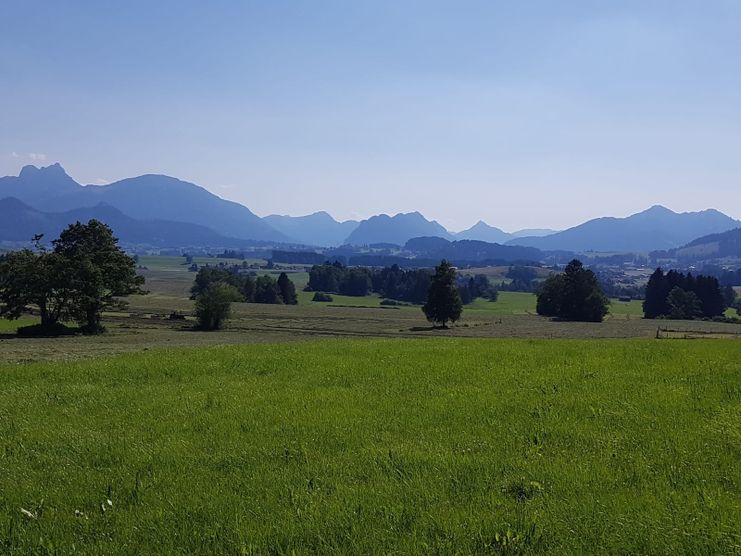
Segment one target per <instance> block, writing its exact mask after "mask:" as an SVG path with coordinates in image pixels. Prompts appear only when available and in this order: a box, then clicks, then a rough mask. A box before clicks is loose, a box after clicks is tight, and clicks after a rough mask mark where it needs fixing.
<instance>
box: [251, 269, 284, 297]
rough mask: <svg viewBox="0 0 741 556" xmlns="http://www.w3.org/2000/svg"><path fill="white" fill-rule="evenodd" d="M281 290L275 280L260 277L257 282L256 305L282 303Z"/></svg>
mask: <svg viewBox="0 0 741 556" xmlns="http://www.w3.org/2000/svg"><path fill="white" fill-rule="evenodd" d="M282 302H283V300H282V299H281V297H280V290H279V289H278V283H277V282H276V280H275V278H273V277H272V276H268V275H267V274H266V275H264V276H258V278H257V280H256V281H255V303H272V304H275V303H282Z"/></svg>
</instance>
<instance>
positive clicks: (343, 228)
mask: <svg viewBox="0 0 741 556" xmlns="http://www.w3.org/2000/svg"><path fill="white" fill-rule="evenodd" d="M263 221H264V222H267V223H268V224H269V225H270V226H272V227H273V228H274V229H276V230H278V231H279V232H281V233H282V234H284V235H286V236H288V237H289V238H291V239H292V240H293V241H296V242H297V243H303V244H305V245H317V246H320V247H336V246H338V245H342V243H343V242H344V241H345V239H346V238H347V236H349V235H350V234H351V233H352V232H353V231H354V230H355V229H356V228H357V227H358V224H359V222H358V221H357V220H346V221H345V222H338V221H337V220H335V219H334V218H332V217H331V216H330V215H329V214H327V213H326V212H324V211H320V212H315V213H314V214H309V215H306V216H282V215H278V214H271V215H270V216H266V217H264V218H263Z"/></svg>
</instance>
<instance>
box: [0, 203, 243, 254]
mask: <svg viewBox="0 0 741 556" xmlns="http://www.w3.org/2000/svg"><path fill="white" fill-rule="evenodd" d="M93 218H95V219H97V220H100V221H101V222H104V223H106V224H108V225H109V226H110V227H111V228H112V229H113V233H114V235H115V236H116V237H118V238H119V239H120V240H121V242H122V243H123V244H128V245H146V246H152V247H196V246H197V247H229V248H239V247H246V246H247V245H248V244H249V243H250V242H249V241H248V240H241V239H236V238H229V237H225V236H222V235H220V234H218V233H216V232H214V231H213V230H211V229H209V228H206V227H204V226H199V225H197V224H189V223H187V222H172V221H165V220H136V219H134V218H130V217H128V216H126V215H124V214H123V213H121V211H119V210H118V209H116V208H114V207H112V206H110V205H106V204H103V203H101V204H99V205H96V206H94V207H86V208H78V209H74V210H71V211H67V212H61V213H46V212H42V211H40V210H37V209H34V208H32V207H30V206H28V205H26V204H25V203H23V202H22V201H20V200H18V199H15V198H6V199H0V241H8V242H26V241H30V240H31V238H33V236H34V235H36V234H44V240H45V241H51V240H52V239H56V238H57V237H58V236H59V233H60V232H61V231H62V230H63V229H64V228H66V227H67V226H68V225H69V224H73V223H75V222H77V221H80V222H87V221H89V220H91V219H93Z"/></svg>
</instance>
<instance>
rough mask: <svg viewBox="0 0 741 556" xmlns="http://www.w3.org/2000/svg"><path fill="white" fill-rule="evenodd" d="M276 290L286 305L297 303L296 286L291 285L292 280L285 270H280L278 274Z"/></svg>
mask: <svg viewBox="0 0 741 556" xmlns="http://www.w3.org/2000/svg"><path fill="white" fill-rule="evenodd" d="M278 290H279V291H280V297H281V299H282V300H283V303H285V304H286V305H296V304H297V303H298V297H297V296H296V286H294V285H293V282H291V280H290V278H288V275H287V274H286V273H285V272H281V273H280V276H278Z"/></svg>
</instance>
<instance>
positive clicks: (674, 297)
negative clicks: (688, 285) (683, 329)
mask: <svg viewBox="0 0 741 556" xmlns="http://www.w3.org/2000/svg"><path fill="white" fill-rule="evenodd" d="M666 303H667V305H668V306H669V316H670V317H671V318H673V319H694V318H697V317H701V316H702V303H701V302H700V298H699V297H697V294H696V293H695V292H691V291H690V292H688V291H685V290H683V289H682V288H680V287H679V286H674V289H672V291H670V292H669V295H668V296H667V298H666Z"/></svg>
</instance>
